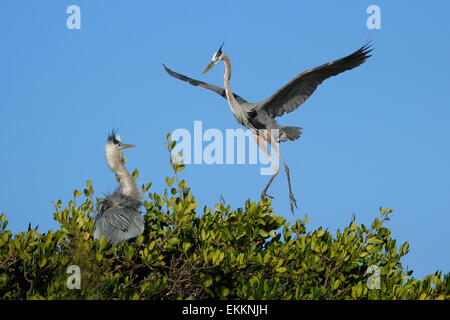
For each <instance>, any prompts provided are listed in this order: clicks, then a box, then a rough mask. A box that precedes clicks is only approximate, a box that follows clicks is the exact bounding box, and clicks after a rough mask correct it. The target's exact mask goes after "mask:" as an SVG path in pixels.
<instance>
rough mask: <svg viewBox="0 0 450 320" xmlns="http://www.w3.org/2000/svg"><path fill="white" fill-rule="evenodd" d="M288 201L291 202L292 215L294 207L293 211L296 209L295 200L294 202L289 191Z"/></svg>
mask: <svg viewBox="0 0 450 320" xmlns="http://www.w3.org/2000/svg"><path fill="white" fill-rule="evenodd" d="M289 200H290V201H291V211H292V213H294V205H295V209H297V208H298V207H297V200H295V198H294V195H293V194H292V192H290V191H289Z"/></svg>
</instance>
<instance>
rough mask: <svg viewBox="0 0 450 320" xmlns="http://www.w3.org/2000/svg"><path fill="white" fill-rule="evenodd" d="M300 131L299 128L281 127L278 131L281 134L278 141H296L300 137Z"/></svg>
mask: <svg viewBox="0 0 450 320" xmlns="http://www.w3.org/2000/svg"><path fill="white" fill-rule="evenodd" d="M302 129H303V128H300V127H281V129H280V131H281V132H282V134H281V137H282V139H280V140H281V141H287V140H290V141H292V140H297V139H298V138H300V136H301V135H302ZM284 137H285V139H283V138H284Z"/></svg>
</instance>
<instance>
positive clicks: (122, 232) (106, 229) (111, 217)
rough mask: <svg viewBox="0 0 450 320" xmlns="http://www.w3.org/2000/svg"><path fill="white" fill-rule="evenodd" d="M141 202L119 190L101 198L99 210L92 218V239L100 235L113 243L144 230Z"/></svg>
mask: <svg viewBox="0 0 450 320" xmlns="http://www.w3.org/2000/svg"><path fill="white" fill-rule="evenodd" d="M140 205H141V202H140V201H138V200H135V199H131V198H130V197H128V196H125V195H123V194H122V193H120V191H119V190H116V191H114V192H113V193H112V194H110V195H107V196H106V198H105V199H103V202H102V206H101V208H100V212H99V213H98V214H97V216H96V217H95V220H94V228H93V231H94V239H100V237H101V235H104V236H105V239H106V240H107V241H109V242H111V243H112V244H113V245H116V244H118V243H119V242H121V241H124V240H128V239H131V238H135V237H137V236H139V235H140V234H142V232H143V231H144V219H143V218H142V215H141V212H140V210H139V206H140Z"/></svg>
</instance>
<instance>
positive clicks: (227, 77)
mask: <svg viewBox="0 0 450 320" xmlns="http://www.w3.org/2000/svg"><path fill="white" fill-rule="evenodd" d="M222 61H223V63H224V64H225V74H224V78H223V82H224V84H225V94H226V95H227V100H228V103H229V104H230V107H231V108H234V106H235V105H237V104H238V103H237V101H236V99H235V98H234V95H233V92H232V91H231V88H230V79H231V63H230V58H228V56H227V55H226V53H225V52H224V53H222Z"/></svg>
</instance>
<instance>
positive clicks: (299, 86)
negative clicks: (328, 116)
mask: <svg viewBox="0 0 450 320" xmlns="http://www.w3.org/2000/svg"><path fill="white" fill-rule="evenodd" d="M372 50H373V49H372V48H371V44H370V42H369V43H367V44H365V45H363V46H362V47H361V48H360V49H358V50H356V51H355V52H353V53H352V54H350V55H348V56H346V57H344V58H341V59H338V60H335V61H333V62H329V63H325V64H323V65H321V66H319V67H317V68H314V69H310V70H307V71H305V72H303V73H301V74H299V75H298V76H297V77H296V78H294V79H293V80H291V81H290V82H289V83H288V84H287V85H285V86H284V87H283V88H281V89H280V90H278V91H277V92H276V93H275V94H273V95H272V96H271V97H270V98H268V99H267V100H265V101H263V102H261V103H259V104H258V110H265V111H266V112H267V113H268V114H269V116H271V117H279V116H281V115H283V114H284V113H285V112H286V113H289V112H291V111H293V110H295V109H297V108H298V107H299V106H300V105H301V104H302V103H303V102H305V100H306V99H308V98H309V97H310V96H311V95H312V94H313V92H314V90H316V88H317V86H318V85H319V84H321V83H322V82H323V81H324V80H325V79H328V78H330V77H332V76H335V75H338V74H339V73H341V72H344V71H347V70H351V69H353V68H356V67H357V66H359V65H361V64H362V63H364V62H365V61H366V59H367V58H369V57H371V55H369V53H370V52H371V51H372Z"/></svg>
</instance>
